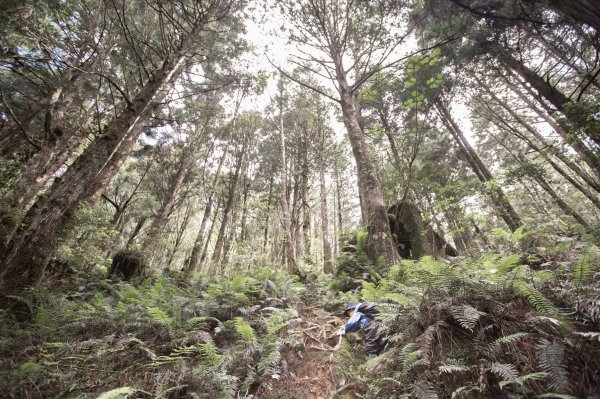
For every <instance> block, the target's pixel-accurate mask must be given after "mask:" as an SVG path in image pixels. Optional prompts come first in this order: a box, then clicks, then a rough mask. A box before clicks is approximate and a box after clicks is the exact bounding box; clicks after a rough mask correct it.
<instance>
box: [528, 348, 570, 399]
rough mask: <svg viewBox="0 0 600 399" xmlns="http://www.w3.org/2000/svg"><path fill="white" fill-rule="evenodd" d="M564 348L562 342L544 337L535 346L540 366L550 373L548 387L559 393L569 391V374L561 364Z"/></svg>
mask: <svg viewBox="0 0 600 399" xmlns="http://www.w3.org/2000/svg"><path fill="white" fill-rule="evenodd" d="M564 350H565V347H564V345H563V344H561V343H558V342H550V341H548V340H546V339H542V340H541V341H540V343H539V344H538V346H537V347H536V352H537V357H538V363H539V366H540V368H541V369H542V370H544V371H545V372H547V373H548V374H549V375H550V387H551V388H553V389H556V390H557V391H558V392H560V393H568V392H569V375H568V373H567V369H566V367H565V366H564V364H563V354H564Z"/></svg>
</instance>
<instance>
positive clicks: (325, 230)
mask: <svg viewBox="0 0 600 399" xmlns="http://www.w3.org/2000/svg"><path fill="white" fill-rule="evenodd" d="M320 166H321V167H320V170H319V183H320V184H319V186H320V195H321V234H322V235H323V272H325V273H332V272H333V263H332V255H331V243H330V242H329V217H328V215H327V187H326V186H325V168H326V166H325V156H323V155H321V165H320Z"/></svg>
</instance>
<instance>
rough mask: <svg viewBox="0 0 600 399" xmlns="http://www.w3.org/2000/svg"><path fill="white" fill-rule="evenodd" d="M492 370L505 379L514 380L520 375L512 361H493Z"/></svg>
mask: <svg viewBox="0 0 600 399" xmlns="http://www.w3.org/2000/svg"><path fill="white" fill-rule="evenodd" d="M490 371H491V372H492V373H494V374H496V375H497V376H499V377H502V378H503V379H504V380H514V379H516V378H517V377H518V376H519V373H518V372H517V368H516V367H515V366H514V365H513V364H510V363H492V365H491V366H490Z"/></svg>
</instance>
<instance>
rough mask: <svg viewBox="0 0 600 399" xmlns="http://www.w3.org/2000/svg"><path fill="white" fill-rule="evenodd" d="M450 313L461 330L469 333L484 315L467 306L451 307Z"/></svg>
mask: <svg viewBox="0 0 600 399" xmlns="http://www.w3.org/2000/svg"><path fill="white" fill-rule="evenodd" d="M450 313H452V317H454V319H455V320H456V321H458V323H459V324H460V326H461V327H462V328H464V329H466V330H469V331H473V328H474V327H475V325H476V324H477V322H478V321H479V319H480V318H481V316H484V315H486V313H485V312H480V311H479V310H477V309H475V308H474V307H472V306H469V305H461V306H452V307H451V308H450Z"/></svg>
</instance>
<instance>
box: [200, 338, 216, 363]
mask: <svg viewBox="0 0 600 399" xmlns="http://www.w3.org/2000/svg"><path fill="white" fill-rule="evenodd" d="M199 351H200V353H201V354H202V360H203V363H204V364H205V365H215V364H217V363H218V362H219V361H220V360H221V354H220V353H219V349H217V347H216V346H214V345H213V344H211V343H206V344H200V345H199Z"/></svg>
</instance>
